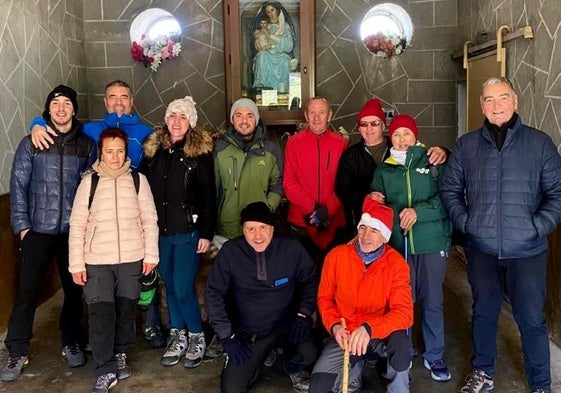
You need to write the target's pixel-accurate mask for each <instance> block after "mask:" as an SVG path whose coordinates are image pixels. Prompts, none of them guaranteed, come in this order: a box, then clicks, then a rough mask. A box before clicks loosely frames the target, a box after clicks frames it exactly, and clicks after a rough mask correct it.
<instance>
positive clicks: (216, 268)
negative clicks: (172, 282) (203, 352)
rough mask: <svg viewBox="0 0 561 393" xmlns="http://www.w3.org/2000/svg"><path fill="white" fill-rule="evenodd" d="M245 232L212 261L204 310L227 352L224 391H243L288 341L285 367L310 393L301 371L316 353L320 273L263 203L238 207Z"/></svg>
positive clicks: (296, 384)
mask: <svg viewBox="0 0 561 393" xmlns="http://www.w3.org/2000/svg"><path fill="white" fill-rule="evenodd" d="M241 224H242V227H243V236H240V237H237V238H235V239H233V240H230V241H228V242H226V243H224V245H223V247H222V249H221V250H220V252H219V253H218V256H217V257H216V261H215V262H214V265H213V266H212V271H211V273H210V275H209V278H208V284H207V290H206V308H207V314H208V316H209V319H210V321H211V324H212V327H213V328H214V331H215V332H216V334H217V335H218V338H219V339H220V341H221V343H222V345H223V346H224V350H225V351H226V353H227V354H228V356H227V358H226V360H225V365H224V369H223V370H222V376H221V391H222V392H237V393H239V392H245V391H246V390H247V389H248V388H249V387H250V385H251V384H252V383H253V382H254V381H255V380H256V379H257V377H258V375H259V367H260V366H261V364H262V363H263V360H264V358H265V357H266V356H267V355H268V353H269V352H270V350H271V348H272V347H274V346H277V345H283V344H285V343H286V344H287V345H286V349H285V363H284V369H285V371H286V372H287V373H288V374H289V376H290V378H291V380H292V383H293V388H294V390H296V391H297V392H307V389H308V385H309V374H308V373H307V371H305V369H306V368H307V367H308V366H310V365H311V364H312V363H313V362H314V361H315V359H316V356H317V352H316V350H315V348H314V347H313V344H312V342H311V340H310V331H311V328H312V322H313V320H312V314H313V313H314V312H315V310H316V307H317V302H316V300H317V289H318V280H319V279H318V274H317V272H316V269H315V265H314V263H313V262H312V260H311V258H310V257H309V255H308V254H307V253H306V251H305V250H304V248H303V247H302V245H301V244H300V243H298V241H296V240H294V239H289V238H284V237H275V236H273V234H274V225H275V215H274V214H273V213H272V212H271V210H270V209H269V207H268V206H267V205H266V204H265V203H264V202H253V203H250V204H249V205H247V206H246V207H245V208H244V209H243V210H242V212H241Z"/></svg>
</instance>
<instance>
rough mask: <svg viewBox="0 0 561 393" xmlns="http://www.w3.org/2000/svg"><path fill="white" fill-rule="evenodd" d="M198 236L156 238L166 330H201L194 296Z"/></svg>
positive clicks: (187, 233) (199, 316) (182, 234)
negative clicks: (166, 311) (164, 291)
mask: <svg viewBox="0 0 561 393" xmlns="http://www.w3.org/2000/svg"><path fill="white" fill-rule="evenodd" d="M198 243H199V232H198V231H190V232H184V233H179V234H176V235H171V236H160V239H159V247H160V263H159V264H158V269H159V270H160V275H161V276H162V279H163V280H164V284H165V285H166V295H167V301H168V310H169V324H170V328H174V329H186V328H188V329H189V332H191V333H200V332H202V330H203V326H202V320H201V309H200V308H199V301H198V299H197V296H196V295H195V279H196V278H197V271H198V270H199V262H200V260H201V256H200V255H199V254H197V252H196V251H197V245H198Z"/></svg>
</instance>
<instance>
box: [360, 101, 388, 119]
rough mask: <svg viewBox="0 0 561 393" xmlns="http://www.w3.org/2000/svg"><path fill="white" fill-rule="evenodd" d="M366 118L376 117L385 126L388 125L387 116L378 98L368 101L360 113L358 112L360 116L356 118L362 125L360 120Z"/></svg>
mask: <svg viewBox="0 0 561 393" xmlns="http://www.w3.org/2000/svg"><path fill="white" fill-rule="evenodd" d="M366 116H376V117H377V118H378V119H380V120H382V121H383V122H384V125H385V124H386V114H385V113H384V111H383V110H382V104H381V103H380V100H378V99H377V98H372V99H370V100H368V101H366V104H364V106H363V107H362V109H361V110H360V112H358V116H357V117H356V120H357V122H358V123H360V120H361V119H362V118H363V117H366Z"/></svg>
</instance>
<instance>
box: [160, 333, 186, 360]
mask: <svg viewBox="0 0 561 393" xmlns="http://www.w3.org/2000/svg"><path fill="white" fill-rule="evenodd" d="M186 334H187V332H186V331H185V329H182V330H178V329H171V330H170V331H169V339H168V346H167V348H166V351H165V352H164V355H163V356H162V365H164V366H173V365H174V364H177V363H179V360H180V359H181V358H182V357H183V355H185V352H187V337H186V336H185V335H186Z"/></svg>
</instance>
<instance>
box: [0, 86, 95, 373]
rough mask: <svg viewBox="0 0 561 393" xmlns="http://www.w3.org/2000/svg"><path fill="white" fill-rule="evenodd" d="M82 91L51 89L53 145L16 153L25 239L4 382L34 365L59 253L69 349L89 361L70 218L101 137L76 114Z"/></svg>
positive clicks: (13, 183)
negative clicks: (40, 308) (38, 324)
mask: <svg viewBox="0 0 561 393" xmlns="http://www.w3.org/2000/svg"><path fill="white" fill-rule="evenodd" d="M77 111H78V103H77V101H76V92H75V91H74V90H73V89H71V88H70V87H68V86H64V85H60V86H57V87H56V88H55V89H54V90H53V91H51V92H50V93H49V95H48V97H47V101H46V103H45V111H44V112H43V118H44V119H45V120H46V121H47V123H48V124H49V125H50V127H51V128H52V129H53V130H56V133H57V138H56V142H55V143H54V144H53V146H52V147H51V148H50V149H49V150H45V151H40V150H38V149H36V148H35V147H33V145H32V143H31V137H30V136H26V137H25V138H23V140H22V141H21V143H20V144H19V146H18V149H17V151H16V154H15V157H14V162H13V165H12V174H11V178H10V218H11V223H12V228H13V230H14V232H15V233H16V234H19V235H20V239H21V259H20V263H19V278H18V290H17V293H16V302H15V305H14V309H13V311H12V315H11V317H10V321H9V324H8V334H7V336H6V340H5V344H6V347H7V348H8V351H9V357H8V362H7V364H6V366H5V367H4V368H3V369H2V373H1V379H2V381H12V380H14V379H17V378H18V377H19V376H20V374H21V370H22V368H23V367H25V366H26V365H27V363H28V356H29V341H30V340H31V336H32V328H33V318H34V315H35V305H36V302H37V295H38V293H39V289H40V287H41V283H42V281H43V278H44V276H45V272H46V271H47V268H48V267H49V265H50V262H51V260H52V258H53V257H54V258H55V259H56V261H57V265H58V271H59V274H60V281H61V284H62V288H63V291H64V304H63V306H62V312H61V315H60V329H61V331H62V337H61V341H62V354H63V356H64V357H65V358H66V360H67V362H68V364H69V366H70V367H78V366H82V365H84V364H85V362H86V360H85V357H84V354H83V353H82V351H81V350H80V347H79V345H78V341H79V339H80V336H81V333H82V328H81V324H80V321H81V319H82V288H81V287H80V286H78V285H76V284H74V282H73V281H72V276H71V275H70V272H69V271H68V230H69V218H70V212H71V210H72V203H73V201H74V195H75V194H76V189H77V188H78V184H79V183H80V180H81V177H80V174H81V172H83V171H84V170H86V169H88V168H90V167H91V166H92V164H93V163H94V161H95V159H96V146H95V143H94V141H93V140H92V139H91V138H90V137H88V136H86V135H84V133H83V132H82V124H81V123H80V122H79V121H78V120H76V117H75V115H76V113H77Z"/></svg>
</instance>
